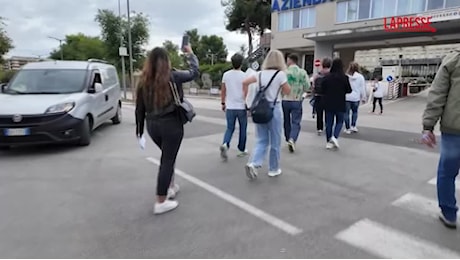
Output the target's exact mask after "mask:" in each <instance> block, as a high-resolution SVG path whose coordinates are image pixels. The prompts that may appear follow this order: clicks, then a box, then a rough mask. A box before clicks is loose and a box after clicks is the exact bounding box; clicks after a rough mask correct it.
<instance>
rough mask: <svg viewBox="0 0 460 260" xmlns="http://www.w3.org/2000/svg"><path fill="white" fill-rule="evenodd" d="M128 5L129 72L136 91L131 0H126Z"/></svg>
mask: <svg viewBox="0 0 460 260" xmlns="http://www.w3.org/2000/svg"><path fill="white" fill-rule="evenodd" d="M126 5H127V9H128V45H129V46H128V48H129V74H130V84H131V85H130V86H131V91H134V73H133V44H132V39H131V17H130V12H131V11H130V9H129V0H126Z"/></svg>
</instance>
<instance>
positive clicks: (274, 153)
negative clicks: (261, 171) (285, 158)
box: [249, 103, 283, 171]
mask: <svg viewBox="0 0 460 260" xmlns="http://www.w3.org/2000/svg"><path fill="white" fill-rule="evenodd" d="M282 120H283V111H282V108H281V103H277V104H276V105H275V108H274V110H273V118H272V120H271V121H270V122H268V123H267V124H256V143H255V146H254V151H253V153H252V157H251V160H250V161H249V162H250V163H252V164H253V165H254V166H256V167H259V166H262V165H263V162H264V161H265V156H266V154H267V150H268V148H269V147H270V156H269V170H270V171H277V170H278V169H280V165H279V161H280V151H281V131H282V124H283V122H282Z"/></svg>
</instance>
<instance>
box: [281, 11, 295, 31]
mask: <svg viewBox="0 0 460 260" xmlns="http://www.w3.org/2000/svg"><path fill="white" fill-rule="evenodd" d="M292 16H293V15H292V12H282V13H279V15H278V31H280V32H283V31H288V30H292Z"/></svg>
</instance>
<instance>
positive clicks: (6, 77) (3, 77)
mask: <svg viewBox="0 0 460 260" xmlns="http://www.w3.org/2000/svg"><path fill="white" fill-rule="evenodd" d="M16 72H17V71H16V70H0V83H8V82H9V81H10V80H11V79H12V78H13V76H14V75H15V74H16Z"/></svg>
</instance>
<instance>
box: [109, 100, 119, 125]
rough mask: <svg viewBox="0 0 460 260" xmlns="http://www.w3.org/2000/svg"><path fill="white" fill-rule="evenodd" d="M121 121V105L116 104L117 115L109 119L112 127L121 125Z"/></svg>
mask: <svg viewBox="0 0 460 260" xmlns="http://www.w3.org/2000/svg"><path fill="white" fill-rule="evenodd" d="M121 119H122V114H121V105H120V104H118V107H117V114H116V115H115V116H114V117H112V119H110V120H112V123H113V124H114V125H118V124H120V123H121Z"/></svg>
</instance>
